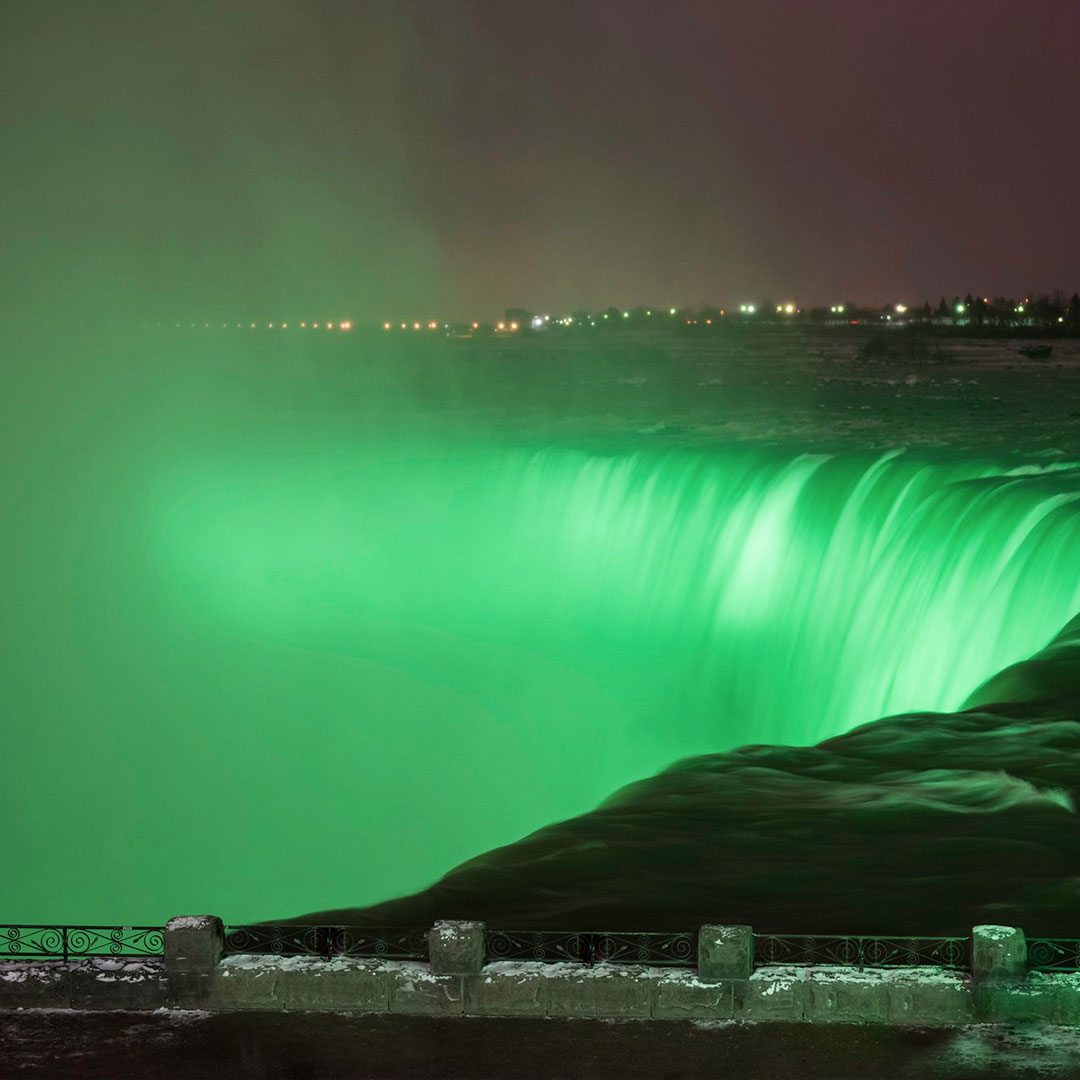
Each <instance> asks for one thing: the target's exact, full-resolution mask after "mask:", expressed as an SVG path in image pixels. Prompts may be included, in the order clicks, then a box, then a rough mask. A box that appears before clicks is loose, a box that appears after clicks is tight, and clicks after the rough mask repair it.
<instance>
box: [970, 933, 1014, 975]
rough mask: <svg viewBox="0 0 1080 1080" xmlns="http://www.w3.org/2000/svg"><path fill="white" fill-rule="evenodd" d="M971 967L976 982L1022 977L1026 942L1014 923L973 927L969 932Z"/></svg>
mask: <svg viewBox="0 0 1080 1080" xmlns="http://www.w3.org/2000/svg"><path fill="white" fill-rule="evenodd" d="M971 968H972V972H973V974H974V976H975V980H976V982H987V981H989V980H998V979H1017V978H1022V977H1023V976H1024V975H1025V973H1026V972H1027V941H1026V939H1025V937H1024V931H1023V930H1019V929H1017V928H1016V927H1015V926H976V927H975V928H974V929H973V930H972V931H971Z"/></svg>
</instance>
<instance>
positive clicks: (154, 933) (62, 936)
mask: <svg viewBox="0 0 1080 1080" xmlns="http://www.w3.org/2000/svg"><path fill="white" fill-rule="evenodd" d="M163 940H164V939H163V931H162V928H161V927H160V926H0V957H6V958H10V959H21V960H67V959H68V958H69V957H87V956H119V957H129V956H130V957H138V956H161V953H162V944H163Z"/></svg>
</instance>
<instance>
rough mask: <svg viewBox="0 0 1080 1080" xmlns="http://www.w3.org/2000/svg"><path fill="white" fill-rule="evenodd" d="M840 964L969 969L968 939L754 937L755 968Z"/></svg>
mask: <svg viewBox="0 0 1080 1080" xmlns="http://www.w3.org/2000/svg"><path fill="white" fill-rule="evenodd" d="M759 964H793V965H796V966H809V965H818V964H843V965H845V966H847V967H857V968H859V969H860V970H861V969H862V968H864V967H924V966H934V967H944V968H957V969H960V970H967V969H970V967H971V938H970V937H870V936H864V935H854V936H847V937H836V936H828V935H824V934H800V935H788V934H783V935H781V934H755V935H754V965H755V966H757V965H759Z"/></svg>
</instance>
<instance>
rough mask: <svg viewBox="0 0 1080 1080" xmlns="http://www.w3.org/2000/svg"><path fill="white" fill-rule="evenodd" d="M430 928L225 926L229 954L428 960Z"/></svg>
mask: <svg viewBox="0 0 1080 1080" xmlns="http://www.w3.org/2000/svg"><path fill="white" fill-rule="evenodd" d="M427 933H428V932H427V930H426V929H424V930H417V929H402V928H399V927H371V926H303V925H299V924H290V923H285V924H279V925H276V926H271V925H265V924H255V925H251V926H227V927H226V928H225V954H226V956H228V955H230V954H232V953H271V954H276V955H278V956H321V957H325V958H326V959H333V958H334V957H345V956H353V957H377V958H381V959H385V960H426V959H427V958H428V940H427Z"/></svg>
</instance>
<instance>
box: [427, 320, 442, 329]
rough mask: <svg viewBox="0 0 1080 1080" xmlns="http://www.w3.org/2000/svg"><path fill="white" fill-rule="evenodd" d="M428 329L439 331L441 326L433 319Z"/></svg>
mask: <svg viewBox="0 0 1080 1080" xmlns="http://www.w3.org/2000/svg"><path fill="white" fill-rule="evenodd" d="M427 328H428V329H429V330H437V329H438V328H439V324H438V323H437V322H436V321H435V320H434V319H432V320H431V322H429V323H428V324H427Z"/></svg>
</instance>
